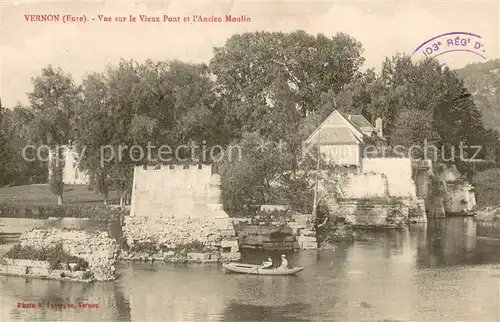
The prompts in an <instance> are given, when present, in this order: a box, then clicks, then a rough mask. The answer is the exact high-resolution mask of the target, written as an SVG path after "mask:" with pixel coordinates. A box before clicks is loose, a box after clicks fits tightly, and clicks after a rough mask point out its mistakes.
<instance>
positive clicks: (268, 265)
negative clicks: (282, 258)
mask: <svg viewBox="0 0 500 322" xmlns="http://www.w3.org/2000/svg"><path fill="white" fill-rule="evenodd" d="M272 267H273V260H272V258H271V257H269V258H268V259H267V261H266V262H264V263H262V268H272Z"/></svg>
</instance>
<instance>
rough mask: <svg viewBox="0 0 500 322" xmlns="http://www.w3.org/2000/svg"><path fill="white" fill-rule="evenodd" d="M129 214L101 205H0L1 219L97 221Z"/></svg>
mask: <svg viewBox="0 0 500 322" xmlns="http://www.w3.org/2000/svg"><path fill="white" fill-rule="evenodd" d="M127 214H128V212H127V211H124V210H118V209H110V208H106V207H104V206H100V205H75V204H69V205H62V206H58V205H37V204H28V205H21V204H14V203H0V217H4V218H34V219H47V218H49V217H56V218H63V217H70V218H91V219H97V220H114V219H116V218H118V217H119V216H124V215H127Z"/></svg>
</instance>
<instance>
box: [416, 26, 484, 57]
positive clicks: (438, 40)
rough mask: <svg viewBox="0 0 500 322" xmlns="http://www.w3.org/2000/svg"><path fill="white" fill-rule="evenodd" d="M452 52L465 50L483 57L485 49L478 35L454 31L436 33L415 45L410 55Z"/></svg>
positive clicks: (438, 54)
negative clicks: (434, 35) (415, 47)
mask: <svg viewBox="0 0 500 322" xmlns="http://www.w3.org/2000/svg"><path fill="white" fill-rule="evenodd" d="M452 52H467V53H470V54H473V55H477V56H479V57H481V58H483V59H486V57H485V56H484V54H485V52H486V50H485V48H484V43H483V39H482V38H481V36H480V35H478V34H474V33H472V32H464V31H454V32H447V33H444V34H440V35H437V36H436V37H433V38H431V39H429V40H427V41H425V42H423V43H422V44H421V45H420V46H418V47H417V49H415V50H414V51H413V53H412V54H411V55H412V57H413V56H415V55H417V54H420V55H421V56H422V57H423V58H436V57H438V56H441V55H443V54H447V53H452Z"/></svg>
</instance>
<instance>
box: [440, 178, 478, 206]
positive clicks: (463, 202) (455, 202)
mask: <svg viewBox="0 0 500 322" xmlns="http://www.w3.org/2000/svg"><path fill="white" fill-rule="evenodd" d="M475 206H476V196H475V194H474V191H473V187H472V185H470V184H468V183H463V184H452V183H448V184H446V192H445V200H444V208H445V212H446V213H459V212H468V211H471V210H472V209H473V208H474V207H475Z"/></svg>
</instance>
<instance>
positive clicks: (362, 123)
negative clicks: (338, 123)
mask: <svg viewBox="0 0 500 322" xmlns="http://www.w3.org/2000/svg"><path fill="white" fill-rule="evenodd" d="M349 117H350V120H351V123H353V124H354V125H356V127H358V128H359V129H361V128H373V125H372V124H371V123H370V122H368V120H367V119H366V118H365V117H364V116H363V115H349V116H348V117H347V118H348V119H349Z"/></svg>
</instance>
